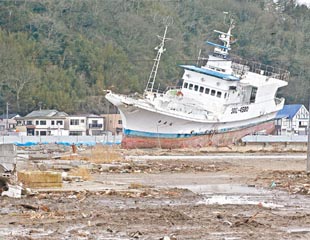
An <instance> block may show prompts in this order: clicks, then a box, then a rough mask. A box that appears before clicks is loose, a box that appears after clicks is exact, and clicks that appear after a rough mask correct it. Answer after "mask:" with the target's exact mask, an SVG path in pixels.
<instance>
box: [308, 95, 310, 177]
mask: <svg viewBox="0 0 310 240" xmlns="http://www.w3.org/2000/svg"><path fill="white" fill-rule="evenodd" d="M308 110H309V114H308V149H307V174H310V97H309V108H308Z"/></svg>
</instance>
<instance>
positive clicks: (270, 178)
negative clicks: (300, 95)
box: [0, 149, 310, 240]
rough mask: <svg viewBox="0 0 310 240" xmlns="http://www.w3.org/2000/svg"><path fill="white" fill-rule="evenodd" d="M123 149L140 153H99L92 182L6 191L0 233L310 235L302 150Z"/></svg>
mask: <svg viewBox="0 0 310 240" xmlns="http://www.w3.org/2000/svg"><path fill="white" fill-rule="evenodd" d="M87 151H88V154H89V151H90V150H87V149H86V150H85V151H84V155H83V154H81V155H79V154H78V156H76V155H74V156H75V157H76V158H82V156H84V157H85V156H88V159H87V161H92V159H91V157H89V155H87V154H85V153H86V152H87ZM47 152H48V153H50V151H45V153H47ZM58 154H60V155H61V154H63V155H64V154H65V153H64V152H63V153H59V152H58ZM121 154H122V156H123V157H124V156H125V157H126V156H135V155H136V156H139V158H137V159H135V158H134V157H132V158H127V159H125V160H124V158H123V159H122V160H119V159H118V158H117V156H114V157H113V159H112V158H111V159H110V160H109V161H105V162H100V161H98V159H97V158H96V159H95V158H94V159H93V165H92V168H90V176H89V180H87V181H66V182H64V185H63V188H60V189H36V192H34V193H33V194H28V195H26V196H23V197H22V198H9V197H4V196H2V197H0V217H1V221H0V239H111V240H112V239H158V240H159V239H163V240H169V239H171V240H172V239H178V240H179V239H226V240H232V239H310V177H309V176H308V175H307V174H306V173H305V168H306V161H305V158H304V159H303V158H302V157H301V158H298V157H296V156H297V155H300V154H301V155H303V154H304V155H305V153H285V154H281V153H280V154H279V153H277V154H273V155H276V156H277V158H270V159H268V156H267V155H270V153H268V154H267V153H262V152H259V153H222V154H220V155H219V154H217V153H212V154H213V155H214V156H217V157H214V159H212V158H210V156H212V154H208V153H205V152H197V151H190V150H189V151H187V152H184V151H182V156H183V155H187V156H206V155H208V156H209V158H208V159H203V158H198V159H194V158H193V159H186V158H184V159H177V157H175V156H176V155H180V153H179V152H171V151H167V152H164V151H160V152H159V151H154V150H152V151H135V152H134V151H124V150H123V151H121ZM144 155H157V156H174V157H173V158H172V157H171V158H170V159H169V157H168V158H164V159H161V158H159V159H149V160H148V159H147V158H146V159H143V156H144ZM264 155H265V156H267V157H266V158H258V156H264ZM110 156H111V155H110ZM141 156H142V157H141ZM219 156H222V157H219ZM232 156H233V157H232ZM238 156H240V158H238ZM244 156H248V157H247V158H243V157H244ZM290 156H292V158H290ZM230 157H231V158H230ZM36 159H37V158H36ZM67 159H70V156H69V157H68V158H67ZM29 161H30V160H29ZM42 161H43V160H42ZM59 161H61V160H59Z"/></svg>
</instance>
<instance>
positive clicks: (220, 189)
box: [178, 184, 266, 195]
mask: <svg viewBox="0 0 310 240" xmlns="http://www.w3.org/2000/svg"><path fill="white" fill-rule="evenodd" d="M178 187H180V188H186V189H189V190H190V191H192V192H194V193H200V194H214V193H216V194H242V195H244V194H251V195H252V194H256V195H261V194H264V193H265V192H266V190H264V189H260V188H255V187H249V186H246V185H237V184H204V185H182V186H178Z"/></svg>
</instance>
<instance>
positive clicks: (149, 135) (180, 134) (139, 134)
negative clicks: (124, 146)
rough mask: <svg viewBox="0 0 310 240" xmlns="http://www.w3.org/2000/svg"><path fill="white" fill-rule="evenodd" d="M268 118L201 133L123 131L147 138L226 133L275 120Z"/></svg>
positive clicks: (187, 136) (128, 134) (133, 135)
mask: <svg viewBox="0 0 310 240" xmlns="http://www.w3.org/2000/svg"><path fill="white" fill-rule="evenodd" d="M273 120H274V119H272V120H268V121H263V122H260V123H256V124H248V125H245V126H242V127H236V128H224V129H221V130H217V131H213V130H209V131H205V132H200V133H191V134H190V133H153V132H143V131H136V130H130V129H125V128H124V129H123V133H124V135H126V136H132V137H146V138H190V137H194V136H202V135H212V134H220V133H225V132H233V131H238V130H241V129H245V128H249V127H253V126H256V125H260V124H263V123H266V122H270V121H273Z"/></svg>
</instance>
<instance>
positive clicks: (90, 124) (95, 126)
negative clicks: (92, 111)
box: [66, 115, 104, 136]
mask: <svg viewBox="0 0 310 240" xmlns="http://www.w3.org/2000/svg"><path fill="white" fill-rule="evenodd" d="M67 119H68V127H66V129H68V130H69V135H71V136H86V135H90V136H99V135H102V133H103V130H104V118H103V117H100V116H97V115H77V116H70V117H68V118H67Z"/></svg>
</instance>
